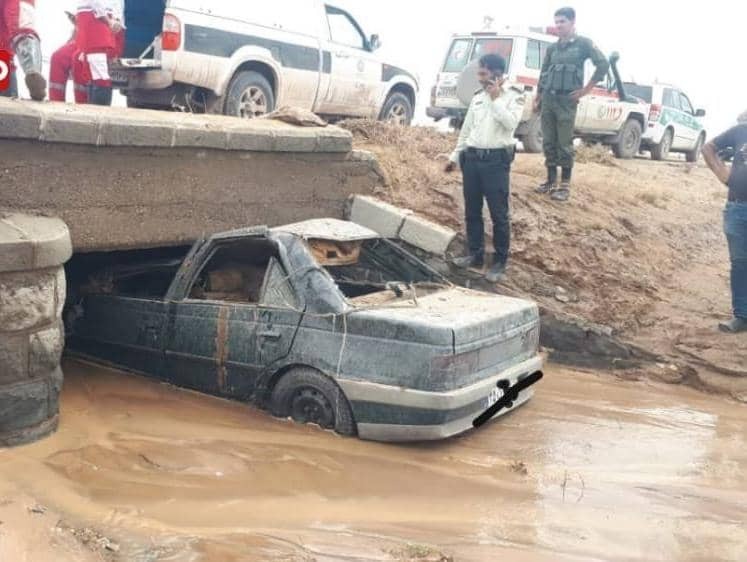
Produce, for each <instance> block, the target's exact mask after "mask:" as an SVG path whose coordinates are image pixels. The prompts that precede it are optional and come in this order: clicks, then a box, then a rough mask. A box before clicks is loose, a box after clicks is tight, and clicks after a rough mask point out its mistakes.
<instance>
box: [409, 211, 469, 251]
mask: <svg viewBox="0 0 747 562" xmlns="http://www.w3.org/2000/svg"><path fill="white" fill-rule="evenodd" d="M456 235H457V233H456V232H454V231H453V230H451V229H450V228H445V227H443V226H441V225H439V224H436V223H434V222H431V221H428V220H426V219H423V218H421V217H418V216H415V215H410V216H408V217H407V218H406V219H405V223H404V224H403V225H402V229H401V230H400V233H399V237H400V239H402V240H404V241H405V242H407V243H408V244H412V245H413V246H415V247H417V248H420V249H421V250H424V251H426V252H428V253H430V254H436V255H439V256H444V255H446V250H447V249H448V248H449V246H450V245H451V243H452V242H453V241H454V239H455V238H456Z"/></svg>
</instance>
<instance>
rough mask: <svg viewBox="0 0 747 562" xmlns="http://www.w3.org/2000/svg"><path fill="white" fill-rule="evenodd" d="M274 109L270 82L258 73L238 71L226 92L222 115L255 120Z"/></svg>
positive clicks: (273, 95)
mask: <svg viewBox="0 0 747 562" xmlns="http://www.w3.org/2000/svg"><path fill="white" fill-rule="evenodd" d="M274 109H275V93H274V92H273V91H272V86H271V85H270V82H269V81H268V80H267V78H265V77H264V76H262V75H261V74H260V73H259V72H255V71H253V70H240V71H239V72H237V73H236V75H235V76H234V77H233V79H232V80H231V83H230V84H229V85H228V90H227V91H226V103H225V106H224V108H223V114H224V115H231V116H233V117H241V118H244V119H255V118H257V117H261V116H262V115H266V114H268V113H270V112H271V111H273V110H274Z"/></svg>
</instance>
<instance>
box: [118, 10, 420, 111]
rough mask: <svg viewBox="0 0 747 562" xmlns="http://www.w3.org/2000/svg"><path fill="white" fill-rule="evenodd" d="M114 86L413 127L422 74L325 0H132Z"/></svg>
mask: <svg viewBox="0 0 747 562" xmlns="http://www.w3.org/2000/svg"><path fill="white" fill-rule="evenodd" d="M125 24H126V26H127V36H126V38H127V40H126V47H125V55H124V57H123V58H122V60H121V61H120V63H119V64H116V63H115V65H113V69H112V78H113V80H114V84H115V87H118V88H121V89H122V91H123V93H124V95H126V96H127V100H128V105H130V106H131V107H149V108H163V109H171V108H175V107H181V108H183V109H187V110H192V111H206V112H213V113H223V114H226V115H234V116H238V117H245V118H252V117H258V116H260V115H263V114H265V113H268V112H270V111H272V110H273V109H275V108H277V107H280V106H285V105H291V106H296V107H300V108H303V109H307V110H310V111H314V112H315V113H318V114H320V115H325V116H328V117H329V118H332V119H334V118H339V117H366V118H374V119H375V118H379V119H385V120H390V121H394V122H397V123H400V124H409V123H410V121H411V120H412V117H413V113H414V107H415V102H416V96H417V92H418V81H417V79H416V77H415V76H414V75H413V74H412V73H410V72H407V71H406V70H403V69H402V68H400V67H398V66H396V65H393V64H387V63H385V62H383V61H382V60H381V59H380V58H379V57H378V56H377V55H376V54H375V51H376V50H377V49H378V47H379V38H378V36H376V35H372V36H370V37H368V36H366V35H365V34H364V33H363V30H362V28H361V26H360V25H359V24H358V23H357V22H356V20H355V19H354V18H353V17H352V16H351V15H350V14H348V13H347V12H345V11H344V10H341V9H339V8H336V7H334V6H330V5H327V4H324V3H323V2H322V1H321V0H273V1H271V2H256V3H255V2H252V3H249V2H236V1H229V0H126V1H125Z"/></svg>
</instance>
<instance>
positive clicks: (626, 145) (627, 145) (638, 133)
mask: <svg viewBox="0 0 747 562" xmlns="http://www.w3.org/2000/svg"><path fill="white" fill-rule="evenodd" d="M642 137H643V129H642V128H641V124H640V123H639V122H638V121H636V120H635V119H628V120H627V121H626V122H625V125H623V128H622V131H620V140H619V141H618V142H617V143H616V144H615V145H613V147H612V149H613V150H614V152H615V156H617V157H618V158H622V159H623V160H630V159H631V158H633V157H635V155H636V154H638V152H639V151H640V150H641V138H642Z"/></svg>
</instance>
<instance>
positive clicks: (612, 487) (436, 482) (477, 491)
mask: <svg viewBox="0 0 747 562" xmlns="http://www.w3.org/2000/svg"><path fill="white" fill-rule="evenodd" d="M65 372H66V377H67V378H66V384H65V390H64V395H63V400H62V417H61V421H62V424H61V428H60V431H59V432H58V433H57V434H56V435H54V436H53V437H51V438H50V439H47V440H45V441H43V442H41V443H37V444H35V445H31V446H27V447H23V448H19V449H13V450H2V451H0V521H2V523H0V560H3V561H5V560H8V561H13V562H25V561H29V562H47V561H49V562H66V561H76V562H77V561H89V560H92V561H93V560H127V561H221V562H222V561H245V560H247V561H248V560H285V561H312V560H316V561H351V562H352V561H356V562H357V561H363V560H372V561H377V560H433V561H438V560H449V559H452V560H458V561H475V562H477V561H486V560H511V561H512V562H566V561H567V562H590V561H602V560H604V561H620V562H622V561H625V562H629V561H640V562H653V561H659V560H666V561H681V562H696V561H698V562H701V561H702V562H718V561H734V562H737V561H741V560H744V555H745V552H747V511H746V510H745V507H746V506H747V472H746V471H745V467H746V466H747V430H746V429H745V428H747V409H745V408H744V406H741V405H738V404H735V403H730V402H727V401H724V400H722V399H718V400H716V399H713V398H712V397H709V396H706V395H704V394H703V393H700V392H697V391H695V390H692V389H689V388H686V387H682V386H680V387H673V386H666V385H662V384H660V383H653V382H650V381H649V382H646V381H639V382H629V381H620V380H616V379H614V378H612V377H610V376H608V375H606V374H594V373H582V372H577V371H571V370H567V369H562V368H559V367H557V366H552V365H551V366H550V367H549V369H548V371H547V376H546V378H545V380H543V381H542V382H541V383H540V385H538V391H537V394H536V396H535V397H534V398H533V399H532V400H531V401H530V402H529V403H528V404H527V405H526V406H524V407H522V408H520V409H519V410H518V411H516V412H514V413H513V414H511V415H509V416H507V417H505V418H501V419H500V420H498V421H496V422H494V423H491V424H489V425H488V426H486V427H484V428H482V429H481V430H479V431H476V432H474V433H472V434H468V435H466V436H464V437H462V438H458V439H453V440H451V441H447V442H442V443H434V444H428V445H418V446H412V445H409V446H404V445H402V446H393V445H386V444H377V443H369V442H363V441H359V440H356V439H346V438H341V437H339V436H337V435H335V434H332V433H327V432H323V431H320V430H317V429H315V428H311V427H300V426H296V425H293V424H289V423H287V422H284V421H279V420H275V419H273V418H271V417H270V416H268V415H266V414H264V413H261V412H257V411H255V410H253V409H251V408H249V407H246V406H243V405H241V404H234V403H229V402H225V401H222V400H218V399H215V398H211V397H208V396H203V395H199V394H196V393H192V392H187V391H183V390H177V389H174V388H171V387H169V386H166V385H163V384H159V383H156V382H152V381H149V380H147V379H143V378H139V377H135V376H131V375H125V374H123V373H118V372H116V371H110V370H107V369H104V368H101V367H95V366H91V365H88V364H84V363H80V362H76V361H68V362H67V363H66V364H65Z"/></svg>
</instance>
